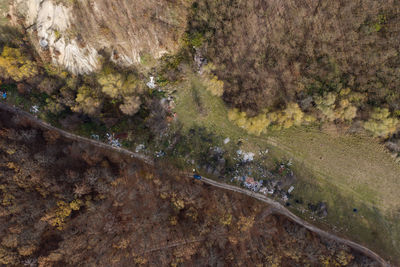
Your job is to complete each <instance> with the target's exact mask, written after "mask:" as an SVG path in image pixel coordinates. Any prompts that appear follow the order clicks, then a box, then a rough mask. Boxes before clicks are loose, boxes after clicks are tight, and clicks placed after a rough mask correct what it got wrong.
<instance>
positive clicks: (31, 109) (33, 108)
mask: <svg viewBox="0 0 400 267" xmlns="http://www.w3.org/2000/svg"><path fill="white" fill-rule="evenodd" d="M30 111H31V112H32V113H34V114H36V113H38V112H39V107H38V106H37V105H33V106H32V107H31V108H30Z"/></svg>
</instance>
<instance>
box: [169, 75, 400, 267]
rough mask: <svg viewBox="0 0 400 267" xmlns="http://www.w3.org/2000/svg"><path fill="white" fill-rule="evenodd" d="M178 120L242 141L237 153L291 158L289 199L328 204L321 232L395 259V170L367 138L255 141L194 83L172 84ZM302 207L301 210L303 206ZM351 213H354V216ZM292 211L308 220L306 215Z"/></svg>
mask: <svg viewBox="0 0 400 267" xmlns="http://www.w3.org/2000/svg"><path fill="white" fill-rule="evenodd" d="M175 89H177V101H176V102H177V107H176V112H177V114H178V119H179V120H180V121H181V122H182V123H183V124H184V127H187V128H190V127H192V126H193V125H201V126H204V127H206V128H208V129H209V130H211V131H213V132H215V133H216V134H218V135H220V136H223V137H229V138H230V139H231V140H232V141H231V142H237V141H238V140H242V142H243V143H242V149H243V150H246V151H253V152H257V151H259V150H265V149H267V148H268V149H269V150H270V159H271V161H270V162H266V164H267V165H269V164H273V163H272V162H273V161H274V160H275V159H282V158H293V161H294V168H295V172H296V174H297V176H298V180H297V182H296V184H295V191H294V195H295V196H296V197H300V198H302V199H303V201H304V204H306V203H308V202H311V203H315V202H318V201H325V202H327V203H328V210H329V212H328V216H327V217H326V218H325V219H323V220H319V219H317V222H314V221H312V220H311V222H313V223H317V224H319V225H320V226H321V227H322V228H325V229H337V232H338V234H340V235H344V236H347V237H349V238H350V239H352V240H354V241H357V242H360V243H362V244H365V245H367V246H368V247H370V248H372V249H374V250H375V251H377V252H378V253H380V254H382V255H384V256H385V257H386V258H389V259H392V260H395V259H399V258H400V244H399V242H400V224H398V223H397V222H398V219H399V217H400V214H399V210H398V207H399V206H400V193H399V192H400V183H399V180H400V165H399V164H397V163H395V162H394V160H393V159H392V158H391V157H390V155H389V154H388V153H387V152H386V151H385V150H384V148H383V146H382V145H380V144H378V143H377V141H376V140H373V139H371V138H369V137H360V136H351V135H343V136H339V137H335V136H332V135H329V134H326V133H323V132H321V131H319V130H318V129H315V128H313V127H297V128H291V129H288V130H283V131H277V132H270V133H268V134H264V135H261V136H259V137H257V136H252V135H249V134H247V133H246V132H245V131H244V130H242V129H240V128H238V127H237V126H236V125H234V124H233V123H231V122H230V121H229V120H228V118H227V108H226V106H225V105H224V103H223V102H222V100H221V99H219V98H217V97H214V96H212V95H211V94H210V93H209V92H207V91H206V90H205V87H204V86H203V85H202V83H201V80H200V78H198V77H196V76H192V77H190V76H189V79H188V80H186V81H185V82H183V83H181V84H179V85H178V88H175ZM304 204H303V205H304ZM353 208H357V209H359V212H358V213H354V212H353ZM292 209H293V210H294V211H297V213H298V214H299V215H300V216H302V217H303V218H305V219H307V220H309V221H310V218H309V214H308V213H307V212H305V213H304V214H302V213H299V210H300V209H301V207H300V206H296V205H295V206H294V207H293V208H292Z"/></svg>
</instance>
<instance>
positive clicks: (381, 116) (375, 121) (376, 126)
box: [364, 108, 399, 138]
mask: <svg viewBox="0 0 400 267" xmlns="http://www.w3.org/2000/svg"><path fill="white" fill-rule="evenodd" d="M398 125H399V120H398V119H396V118H393V117H391V116H390V112H389V110H388V109H387V108H375V109H374V111H373V112H372V114H371V116H370V119H369V120H368V121H366V122H365V123H364V128H365V129H366V130H368V131H370V132H371V133H372V134H373V135H374V136H376V137H382V138H388V137H389V136H390V135H392V134H393V133H395V132H396V130H397V126H398Z"/></svg>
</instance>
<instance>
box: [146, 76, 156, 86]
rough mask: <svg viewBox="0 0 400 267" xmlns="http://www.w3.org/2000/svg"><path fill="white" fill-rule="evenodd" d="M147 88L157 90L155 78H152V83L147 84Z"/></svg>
mask: <svg viewBox="0 0 400 267" xmlns="http://www.w3.org/2000/svg"><path fill="white" fill-rule="evenodd" d="M146 85H147V87H149V88H150V89H154V88H156V84H155V82H154V77H153V76H150V81H149V82H148V83H146Z"/></svg>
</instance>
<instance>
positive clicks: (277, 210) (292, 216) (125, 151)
mask: <svg viewBox="0 0 400 267" xmlns="http://www.w3.org/2000/svg"><path fill="white" fill-rule="evenodd" d="M0 109H3V110H7V111H10V112H13V113H14V114H17V115H19V116H24V117H27V118H29V120H31V121H33V122H35V123H36V124H38V125H39V126H40V127H42V128H44V129H48V130H52V131H56V132H58V133H59V134H60V135H62V136H64V137H66V138H68V139H71V140H74V141H78V142H84V143H89V144H92V145H94V146H97V147H100V148H104V149H108V150H114V151H118V152H119V153H122V154H125V155H128V156H130V157H133V158H136V159H140V160H142V161H144V162H146V163H147V164H149V165H154V161H153V160H152V159H151V158H149V157H147V156H145V155H142V154H139V153H135V152H132V151H130V150H128V149H125V148H120V147H113V146H111V145H108V144H106V143H103V142H100V141H96V140H93V139H89V138H86V137H82V136H78V135H76V134H72V133H69V132H67V131H64V130H61V129H59V128H56V127H54V126H51V125H50V124H48V123H46V122H43V121H41V120H39V119H38V118H36V117H35V116H33V115H31V114H30V113H28V112H26V111H23V110H21V109H19V108H17V107H15V106H10V105H8V104H5V103H3V102H0ZM188 177H191V178H192V175H188ZM200 181H202V182H204V183H206V184H209V185H211V186H215V187H218V188H221V189H225V190H230V191H234V192H237V193H241V194H245V195H248V196H250V197H252V198H256V199H258V200H260V201H262V202H265V203H267V204H268V205H270V206H271V207H272V209H273V212H275V213H277V214H281V215H284V216H287V217H288V218H290V219H291V220H293V221H294V222H296V223H298V224H300V225H301V226H303V227H305V228H307V229H308V230H310V231H312V232H314V233H316V234H318V235H320V236H322V237H326V238H329V239H333V240H335V241H337V242H339V243H343V244H346V245H348V246H349V247H351V248H353V249H354V250H357V251H359V252H361V253H363V254H365V255H367V256H369V257H370V258H372V259H374V260H375V261H377V262H379V263H380V264H381V266H385V267H386V266H387V267H390V265H389V264H388V263H387V262H386V261H385V260H384V259H382V258H381V257H380V256H379V255H378V254H376V253H375V252H373V251H372V250H370V249H368V248H366V247H364V246H362V245H360V244H357V243H355V242H353V241H350V240H348V239H344V238H341V237H338V236H336V235H334V234H331V233H328V232H326V231H324V230H322V229H319V228H318V227H316V226H313V225H312V224H310V223H308V222H306V221H304V220H303V219H300V218H299V217H298V216H296V215H295V214H293V213H292V212H290V211H289V210H288V209H286V208H285V207H284V206H283V205H281V204H280V203H279V202H277V201H274V200H272V199H270V198H267V197H266V196H264V195H262V194H259V193H255V192H252V191H249V190H246V189H244V188H240V187H237V186H233V185H229V184H226V183H221V182H217V181H215V180H212V179H209V178H207V177H202V178H201V180H200Z"/></svg>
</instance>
